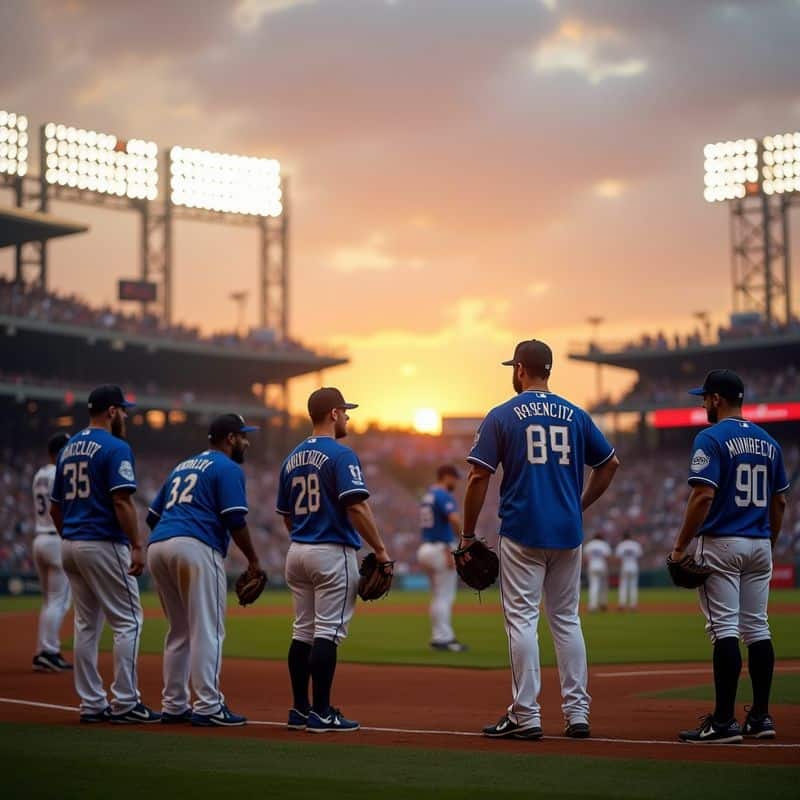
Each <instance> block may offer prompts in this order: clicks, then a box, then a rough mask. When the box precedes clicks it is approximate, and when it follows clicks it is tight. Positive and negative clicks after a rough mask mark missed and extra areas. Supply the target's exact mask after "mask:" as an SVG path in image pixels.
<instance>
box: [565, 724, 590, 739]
mask: <svg viewBox="0 0 800 800" xmlns="http://www.w3.org/2000/svg"><path fill="white" fill-rule="evenodd" d="M591 735H592V732H591V730H590V729H589V723H588V722H582V721H581V722H568V723H567V725H566V727H565V728H564V736H568V737H569V738H570V739H588V738H589V737H590V736H591Z"/></svg>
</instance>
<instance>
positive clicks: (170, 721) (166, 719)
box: [161, 708, 192, 725]
mask: <svg viewBox="0 0 800 800" xmlns="http://www.w3.org/2000/svg"><path fill="white" fill-rule="evenodd" d="M191 721H192V709H191V708H187V709H186V711H182V712H181V713H180V714H170V713H169V712H168V711H162V712H161V724H162V725H188V724H189V723H190V722H191Z"/></svg>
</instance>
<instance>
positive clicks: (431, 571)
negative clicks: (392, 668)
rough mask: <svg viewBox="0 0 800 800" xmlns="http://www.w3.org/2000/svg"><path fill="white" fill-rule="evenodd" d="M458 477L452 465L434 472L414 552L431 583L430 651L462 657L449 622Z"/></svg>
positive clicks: (457, 530)
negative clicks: (444, 651) (415, 551)
mask: <svg viewBox="0 0 800 800" xmlns="http://www.w3.org/2000/svg"><path fill="white" fill-rule="evenodd" d="M459 477H460V476H459V474H458V470H457V469H456V468H455V467H454V466H453V465H452V464H445V465H443V466H441V467H439V469H438V470H436V483H434V484H433V486H431V487H430V488H429V489H428V491H427V492H426V493H425V495H424V496H423V498H422V502H421V503H420V527H421V528H422V544H421V545H420V548H419V550H418V551H417V561H418V562H419V565H420V566H421V567H422V569H423V570H424V572H425V574H426V575H427V576H428V578H429V580H430V582H431V592H432V598H431V605H430V617H431V630H432V634H431V647H432V648H433V649H434V650H446V651H449V652H451V653H462V652H464V651H465V650H466V649H467V646H466V645H465V644H462V643H461V642H459V641H458V640H457V639H456V635H455V633H454V632H453V625H452V622H451V618H452V612H453V601H454V600H455V598H456V587H457V586H458V574H457V573H456V569H455V564H454V563H453V555H452V552H451V551H452V549H453V542H454V541H455V538H456V537H457V536H458V535H459V533H461V518H460V517H459V515H458V511H457V506H456V501H455V498H454V497H453V492H454V491H455V488H456V482H457V481H458V479H459Z"/></svg>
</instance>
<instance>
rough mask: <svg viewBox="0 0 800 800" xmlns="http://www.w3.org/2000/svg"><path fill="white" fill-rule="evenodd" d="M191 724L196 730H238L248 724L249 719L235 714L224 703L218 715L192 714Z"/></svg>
mask: <svg viewBox="0 0 800 800" xmlns="http://www.w3.org/2000/svg"><path fill="white" fill-rule="evenodd" d="M191 722H192V725H194V726H195V727H196V728H214V727H218V728H237V727H239V726H241V725H246V724H247V717H243V716H242V715H241V714H234V713H233V711H231V710H230V709H229V708H228V706H226V705H225V704H224V703H223V704H222V705H221V706H220V709H219V711H217V713H216V714H197V713H194V714H192V720H191Z"/></svg>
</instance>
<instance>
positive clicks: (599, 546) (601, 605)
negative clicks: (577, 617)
mask: <svg viewBox="0 0 800 800" xmlns="http://www.w3.org/2000/svg"><path fill="white" fill-rule="evenodd" d="M583 557H584V559H586V566H587V571H588V573H589V611H597V610H598V609H600V611H605V610H606V609H607V608H608V559H609V558H611V545H610V544H609V543H608V542H607V541H606V540H605V537H604V536H603V534H602V533H598V534H596V535H595V536H594V538H593V539H592V540H591V541H589V542H587V543H586V544H585V545H584V546H583Z"/></svg>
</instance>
